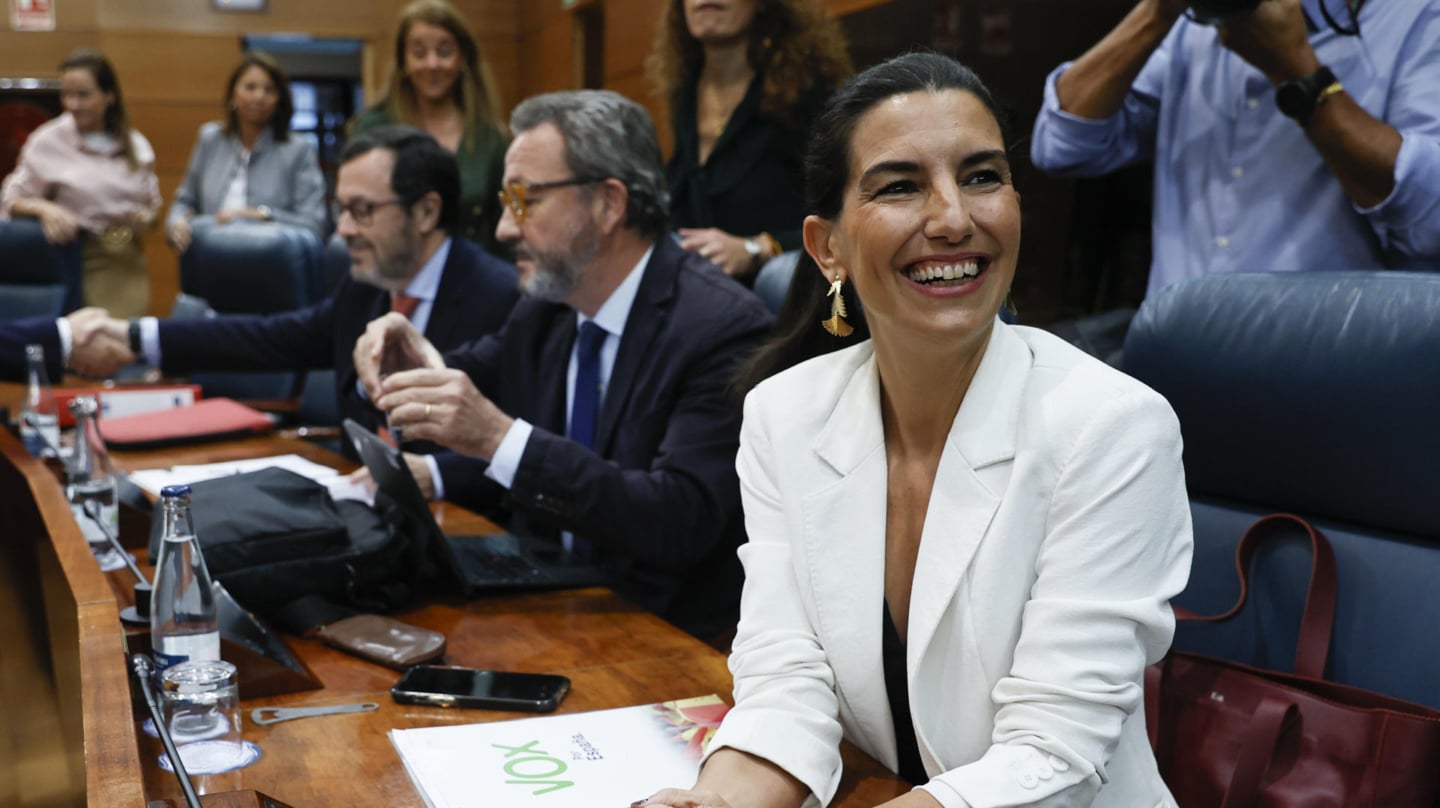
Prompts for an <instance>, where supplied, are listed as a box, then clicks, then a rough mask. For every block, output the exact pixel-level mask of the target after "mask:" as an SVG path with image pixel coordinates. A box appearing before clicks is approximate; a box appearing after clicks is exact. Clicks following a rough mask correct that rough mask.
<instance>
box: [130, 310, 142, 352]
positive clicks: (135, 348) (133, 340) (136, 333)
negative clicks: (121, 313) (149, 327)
mask: <svg viewBox="0 0 1440 808" xmlns="http://www.w3.org/2000/svg"><path fill="white" fill-rule="evenodd" d="M142 348H143V346H142V345H141V344H140V318H139V317H131V318H130V353H132V354H134V355H136V356H139V355H140V354H141V352H142Z"/></svg>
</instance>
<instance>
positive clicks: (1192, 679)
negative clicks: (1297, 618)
mask: <svg viewBox="0 0 1440 808" xmlns="http://www.w3.org/2000/svg"><path fill="white" fill-rule="evenodd" d="M1296 525H1298V526H1299V527H1301V528H1302V529H1303V530H1304V531H1305V532H1306V533H1308V534H1309V536H1310V543H1311V547H1312V549H1313V551H1314V561H1313V563H1312V565H1311V569H1310V589H1309V593H1308V594H1307V596H1306V599H1305V612H1304V616H1303V617H1302V619H1301V624H1300V640H1299V644H1298V646H1297V648H1296V651H1295V672H1294V673H1293V674H1290V673H1280V672H1277V671H1269V670H1262V669H1259V668H1253V667H1250V666H1248V665H1242V664H1240V663H1238V662H1230V661H1227V660H1223V659H1217V658H1213V657H1208V656H1203V655H1201V654H1193V653H1189V652H1185V651H1174V650H1172V651H1171V652H1170V653H1169V654H1168V655H1167V656H1166V657H1165V658H1164V659H1163V660H1161V661H1160V662H1158V663H1156V664H1154V665H1152V666H1150V668H1149V669H1148V670H1147V671H1146V675H1145V720H1146V724H1147V729H1148V730H1149V733H1150V744H1151V746H1152V747H1153V748H1154V750H1155V757H1156V760H1157V761H1158V762H1159V764H1160V772H1161V774H1162V775H1163V776H1164V778H1165V782H1166V784H1168V785H1169V786H1170V791H1171V793H1172V794H1174V796H1175V799H1176V801H1177V802H1179V804H1180V806H1181V808H1250V807H1251V806H1255V807H1256V808H1302V807H1303V808H1330V806H1334V807H1335V808H1340V807H1341V806H1344V807H1345V808H1354V807H1355V806H1377V807H1378V806H1387V807H1388V806H1424V807H1425V808H1430V807H1431V806H1436V805H1440V711H1437V710H1432V709H1430V708H1428V707H1424V706H1421V705H1418V704H1412V703H1410V702H1407V701H1402V700H1400V699H1396V698H1391V697H1389V696H1383V695H1380V694H1378V693H1372V692H1370V691H1368V690H1363V689H1361V688H1357V687H1350V686H1347V685H1341V684H1336V683H1334V682H1327V681H1325V679H1324V675H1323V674H1324V670H1325V659H1326V657H1327V656H1328V655H1329V652H1330V630H1331V626H1332V625H1333V624H1334V617H1335V592H1336V587H1335V580H1336V578H1335V554H1334V551H1333V550H1332V549H1331V548H1330V542H1329V541H1328V540H1327V539H1326V538H1325V537H1324V536H1323V535H1321V533H1320V532H1319V531H1317V530H1315V528H1313V527H1311V526H1310V524H1309V523H1307V522H1306V521H1305V520H1303V519H1301V518H1300V517H1298V516H1292V515H1290V514H1272V515H1270V516H1266V517H1263V518H1262V519H1260V520H1259V521H1257V522H1255V524H1253V525H1251V526H1250V529H1249V530H1247V531H1245V536H1244V538H1242V539H1241V540H1240V546H1239V548H1238V549H1237V550H1236V552H1235V566H1236V567H1237V569H1238V570H1239V573H1240V600H1239V601H1238V602H1237V603H1236V604H1235V606H1234V608H1232V609H1230V611H1228V612H1226V613H1224V614H1221V615H1215V616H1213V617H1199V616H1195V615H1190V614H1185V613H1183V610H1180V609H1176V613H1177V614H1176V616H1177V619H1180V620H1199V621H1206V622H1214V623H1220V622H1224V621H1226V620H1229V619H1231V618H1233V617H1235V615H1236V614H1238V613H1239V612H1240V609H1241V608H1242V607H1243V606H1244V605H1245V598H1246V593H1247V590H1248V586H1249V584H1248V580H1247V572H1248V570H1249V568H1250V560H1251V559H1252V558H1253V557H1254V556H1255V551H1256V549H1257V548H1259V547H1260V545H1261V544H1263V543H1264V542H1265V541H1266V540H1267V539H1270V538H1272V537H1275V536H1277V535H1282V534H1285V533H1289V534H1290V535H1294V527H1295V526H1296ZM1286 528H1289V529H1288V530H1287V529H1286Z"/></svg>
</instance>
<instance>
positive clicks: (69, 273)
mask: <svg viewBox="0 0 1440 808" xmlns="http://www.w3.org/2000/svg"><path fill="white" fill-rule="evenodd" d="M79 307H80V243H79V242H78V241H77V242H72V243H70V244H67V245H65V246H62V247H57V246H55V245H53V244H51V243H50V242H48V241H46V240H45V231H44V230H43V229H42V228H41V227H40V222H39V221H38V220H35V219H29V218H19V219H14V220H12V221H0V319H4V320H12V319H18V318H21V317H34V316H40V315H44V316H47V317H59V316H60V315H62V314H65V313H67V312H70V311H73V310H74V309H77V308H79Z"/></svg>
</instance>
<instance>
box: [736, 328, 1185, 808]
mask: <svg viewBox="0 0 1440 808" xmlns="http://www.w3.org/2000/svg"><path fill="white" fill-rule="evenodd" d="M884 441H885V436H884V433H883V429H882V426H881V418H880V384H879V376H878V374H877V371H876V367H875V360H874V353H873V349H872V347H871V345H870V344H869V343H865V344H862V345H857V346H855V347H853V348H849V349H846V350H843V351H839V352H836V353H833V354H829V355H826V356H822V357H819V358H817V359H814V360H811V361H809V362H805V363H803V364H801V365H798V366H796V367H795V368H792V369H791V370H789V371H786V372H784V373H781V374H779V375H777V376H775V377H774V378H772V379H769V380H767V381H766V382H765V383H764V384H761V385H760V386H759V387H757V388H756V389H755V390H754V391H753V392H752V393H751V394H750V396H749V397H748V398H747V399H746V402H745V422H744V427H743V429H742V434H741V442H740V443H741V445H740V455H739V459H738V461H737V466H738V469H739V474H740V482H741V486H742V492H743V497H744V504H745V523H746V528H747V530H748V532H749V537H750V541H749V543H748V544H746V545H745V546H744V547H742V548H741V550H740V557H741V560H742V561H743V562H744V564H745V573H746V581H745V591H744V596H743V600H742V603H741V620H740V628H739V633H738V635H737V637H736V642H735V646H734V652H733V654H732V655H731V657H730V669H731V672H732V673H733V674H734V678H735V701H736V707H735V709H734V710H732V711H731V712H730V714H729V715H728V716H727V717H726V719H725V722H724V725H723V726H722V727H721V729H720V730H719V733H718V734H717V735H716V736H715V739H714V743H713V744H712V745H711V746H710V752H712V753H713V752H714V750H716V749H719V748H722V747H726V746H729V747H734V748H737V749H741V750H744V751H747V752H750V753H752V754H755V755H758V756H760V757H763V758H766V759H768V760H770V761H773V762H774V763H776V764H777V765H779V766H780V767H782V768H783V769H785V770H786V771H788V772H789V773H790V774H791V775H793V776H794V777H796V778H798V779H799V780H800V781H801V782H803V783H805V784H806V785H807V786H808V787H809V788H810V790H811V792H812V795H813V796H812V798H811V800H810V801H809V802H807V805H815V804H828V803H829V802H830V800H831V799H832V798H833V797H834V794H835V790H836V787H837V786H838V784H839V781H840V752H839V748H838V747H839V742H840V738H841V734H842V731H843V733H844V735H845V737H847V738H849V739H850V740H851V741H853V742H854V743H855V744H856V745H858V746H859V747H860V748H861V749H863V750H865V751H866V752H867V753H869V754H870V755H871V756H873V757H875V758H876V759H878V760H880V761H881V762H882V763H884V764H885V765H886V766H888V767H890V768H891V769H892V770H894V769H895V768H896V766H897V762H896V751H895V734H894V726H893V722H892V719H891V716H890V708H889V704H888V702H887V700H886V691H885V683H884V676H883V665H882V662H881V652H880V647H881V646H880V643H881V620H882V619H883V617H882V604H883V598H884V580H883V577H884V576H883V573H884V568H885V538H884V537H885V502H886V481H887V465H886V456H885V445H884ZM1190 552H1191V534H1190V511H1189V506H1188V501H1187V499H1186V494H1185V480H1184V472H1183V469H1182V467H1181V463H1180V431H1179V425H1178V423H1177V422H1176V419H1175V415H1174V413H1173V412H1172V411H1171V409H1170V406H1169V405H1168V404H1167V403H1166V402H1165V400H1164V399H1163V398H1161V397H1160V396H1159V395H1158V394H1156V393H1155V392H1154V391H1152V390H1150V389H1149V388H1147V387H1145V386H1144V385H1142V384H1140V383H1139V382H1137V381H1135V380H1134V379H1131V378H1130V377H1128V376H1126V375H1124V374H1122V373H1120V372H1118V371H1115V370H1113V369H1111V368H1109V367H1107V366H1105V365H1104V364H1102V363H1100V362H1098V361H1096V360H1094V359H1092V358H1090V357H1089V356H1086V355H1085V354H1083V353H1081V352H1080V351H1078V350H1076V349H1075V348H1073V347H1071V346H1070V345H1068V344H1066V343H1065V342H1063V341H1061V340H1059V339H1058V338H1056V337H1054V336H1052V335H1050V334H1048V333H1046V332H1043V331H1039V330H1035V329H1030V328H1021V327H1012V326H1007V325H1004V324H1003V323H999V322H997V323H996V325H995V330H994V333H993V334H992V336H991V338H990V344H989V348H988V349H987V351H986V354H985V356H984V357H983V358H982V360H981V362H980V366H979V368H978V369H977V371H976V374H975V378H974V380H973V381H972V383H971V386H970V389H969V391H968V393H967V394H966V396H965V400H964V403H963V404H962V405H961V407H960V411H959V413H958V414H957V415H956V417H955V422H954V424H953V425H952V426H951V429H950V434H949V437H948V439H947V441H946V445H945V447H944V449H943V451H942V454H941V457H940V465H939V470H938V472H937V475H936V479H935V486H934V490H933V492H932V494H931V499H930V505H929V510H928V512H927V513H926V516H925V526H924V530H923V533H922V536H921V543H920V553H919V559H918V563H917V564H916V568H915V579H914V584H913V588H912V592H911V601H910V615H909V623H908V628H907V632H906V638H907V646H906V669H907V676H908V682H909V692H910V711H911V715H912V716H913V720H914V724H915V729H916V735H917V738H918V740H919V744H920V755H921V758H922V759H923V761H924V764H925V770H926V772H927V773H929V775H930V776H931V777H932V778H933V779H932V780H931V781H930V782H929V783H928V784H927V785H925V786H923V787H924V788H925V789H926V790H928V791H929V792H930V793H931V794H932V795H934V796H935V798H936V799H938V800H939V801H940V802H941V804H943V805H945V806H947V808H956V807H959V806H970V807H971V808H986V807H987V806H1019V805H1037V806H1041V805H1043V806H1060V805H1065V806H1070V805H1091V804H1093V805H1096V806H1116V807H1117V808H1148V807H1150V806H1173V805H1174V801H1173V799H1172V798H1171V796H1170V793H1169V791H1168V790H1167V789H1166V787H1165V784H1164V782H1163V781H1162V780H1161V778H1160V774H1159V772H1158V770H1157V768H1156V764H1155V759H1154V757H1153V755H1152V754H1151V751H1150V747H1149V744H1148V743H1147V740H1146V735H1145V718H1144V714H1143V709H1142V704H1143V698H1142V682H1143V676H1144V668H1145V666H1146V665H1147V664H1148V663H1150V662H1154V661H1155V660H1158V659H1159V658H1160V657H1161V656H1162V655H1163V654H1164V653H1165V651H1166V649H1167V648H1168V647H1169V645H1170V640H1171V636H1172V634H1173V632H1174V617H1173V615H1172V613H1171V611H1170V606H1169V600H1170V597H1171V596H1172V595H1174V594H1176V593H1177V592H1179V591H1180V590H1181V588H1183V587H1184V585H1185V582H1186V580H1187V579H1188V577H1189V570H1190Z"/></svg>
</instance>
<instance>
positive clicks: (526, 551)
mask: <svg viewBox="0 0 1440 808" xmlns="http://www.w3.org/2000/svg"><path fill="white" fill-rule="evenodd" d="M345 432H346V434H348V435H349V436H350V441H351V442H352V443H353V444H354V445H355V451H356V452H357V453H358V454H359V455H360V459H361V461H362V462H363V463H364V464H365V468H367V469H369V470H370V476H371V477H373V478H374V480H375V485H376V487H377V488H378V489H379V490H381V491H384V492H385V495H386V496H388V497H390V498H391V499H392V500H394V501H395V503H396V504H397V505H398V506H399V507H400V508H402V509H403V510H404V511H405V512H406V514H408V515H409V516H410V519H411V521H412V522H413V523H414V524H417V525H422V526H424V529H426V530H428V531H429V532H430V536H429V537H428V538H427V541H428V543H429V544H430V545H431V546H432V547H435V548H438V553H439V560H440V562H441V563H442V564H443V565H444V566H445V567H447V568H449V569H450V571H451V572H452V574H453V575H454V577H455V578H456V579H457V580H458V581H459V582H460V584H461V586H462V587H463V588H464V590H465V594H467V595H473V594H477V593H480V592H485V591H492V590H501V589H565V588H576V587H585V586H604V585H607V584H608V583H609V576H608V575H607V574H606V573H605V571H604V570H603V569H601V568H600V567H598V566H596V565H594V564H590V563H587V562H583V561H580V560H578V559H577V558H575V557H574V555H573V554H571V553H568V552H566V550H565V549H564V548H563V547H562V546H561V544H560V542H559V541H555V540H551V539H542V538H538V537H534V536H515V535H512V534H509V533H496V534H494V535H490V536H446V535H445V534H444V533H442V532H441V531H440V526H439V525H437V524H436V523H435V516H434V515H433V514H432V513H430V504H429V503H428V502H426V501H425V495H424V494H422V493H420V486H419V485H418V484H416V482H415V478H414V476H412V475H411V474H410V467H409V466H407V465H405V459H404V457H402V456H401V454H400V450H399V449H397V448H395V447H394V446H391V445H390V444H388V443H386V442H385V441H383V440H381V439H380V437H379V436H378V435H376V434H374V433H373V432H369V431H367V430H366V429H365V428H364V427H362V426H360V425H359V424H357V423H355V422H354V421H352V420H350V419H349V418H347V419H345Z"/></svg>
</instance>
